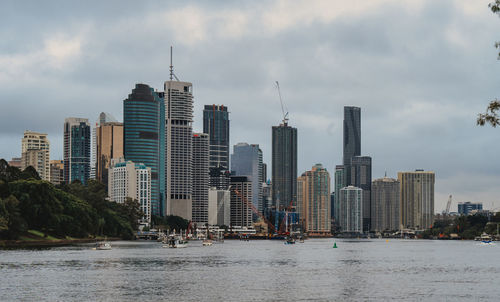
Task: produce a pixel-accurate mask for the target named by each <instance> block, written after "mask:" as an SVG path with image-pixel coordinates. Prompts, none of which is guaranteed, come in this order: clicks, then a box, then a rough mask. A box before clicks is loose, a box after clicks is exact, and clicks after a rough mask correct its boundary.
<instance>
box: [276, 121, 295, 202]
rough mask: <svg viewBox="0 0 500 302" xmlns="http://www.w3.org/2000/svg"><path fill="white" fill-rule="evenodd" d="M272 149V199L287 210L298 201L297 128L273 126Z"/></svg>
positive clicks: (284, 125) (286, 125) (285, 124)
mask: <svg viewBox="0 0 500 302" xmlns="http://www.w3.org/2000/svg"><path fill="white" fill-rule="evenodd" d="M272 149H273V150H272V196H273V198H272V199H273V203H274V204H275V205H276V206H277V207H278V208H286V207H288V206H289V205H290V203H292V205H295V203H296V201H297V200H296V197H297V128H293V127H290V126H288V124H287V123H283V124H281V125H279V126H273V133H272Z"/></svg>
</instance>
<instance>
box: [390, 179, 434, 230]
mask: <svg viewBox="0 0 500 302" xmlns="http://www.w3.org/2000/svg"><path fill="white" fill-rule="evenodd" d="M398 180H399V182H400V185H401V190H400V194H401V195H400V196H401V198H400V199H401V207H400V211H401V224H402V227H403V228H412V229H419V230H421V229H427V228H429V227H430V226H431V225H432V223H433V222H434V182H435V175H434V172H429V171H424V170H415V172H398Z"/></svg>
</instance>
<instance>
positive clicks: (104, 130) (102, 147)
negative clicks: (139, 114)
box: [95, 122, 123, 185]
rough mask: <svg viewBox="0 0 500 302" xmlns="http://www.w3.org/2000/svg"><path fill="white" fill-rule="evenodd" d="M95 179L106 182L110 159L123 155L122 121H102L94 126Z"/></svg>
mask: <svg viewBox="0 0 500 302" xmlns="http://www.w3.org/2000/svg"><path fill="white" fill-rule="evenodd" d="M95 147H96V179H97V180H99V181H100V182H102V183H103V184H105V185H107V184H108V169H109V165H110V164H111V159H113V158H120V157H123V123H118V122H104V123H100V124H99V125H98V126H97V128H96V145H95Z"/></svg>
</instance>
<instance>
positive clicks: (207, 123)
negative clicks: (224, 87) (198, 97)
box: [203, 105, 229, 169]
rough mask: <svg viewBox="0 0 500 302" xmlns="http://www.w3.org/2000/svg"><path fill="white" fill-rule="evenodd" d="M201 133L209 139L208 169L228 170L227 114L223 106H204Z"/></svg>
mask: <svg viewBox="0 0 500 302" xmlns="http://www.w3.org/2000/svg"><path fill="white" fill-rule="evenodd" d="M203 133H207V134H208V135H209V139H210V168H217V167H223V168H225V169H229V112H228V111H227V107H225V106H224V105H205V108H204V109H203Z"/></svg>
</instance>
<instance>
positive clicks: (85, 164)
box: [63, 117, 91, 184]
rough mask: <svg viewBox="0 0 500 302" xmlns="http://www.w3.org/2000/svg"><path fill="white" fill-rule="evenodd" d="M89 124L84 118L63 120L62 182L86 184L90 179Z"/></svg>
mask: <svg viewBox="0 0 500 302" xmlns="http://www.w3.org/2000/svg"><path fill="white" fill-rule="evenodd" d="M90 143H91V138H90V124H89V120H88V119H86V118H76V117H70V118H66V119H65V120H64V151H63V158H64V182H65V183H67V184H69V183H71V182H73V181H75V180H78V181H80V182H81V183H82V184H87V180H88V179H89V177H90Z"/></svg>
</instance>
